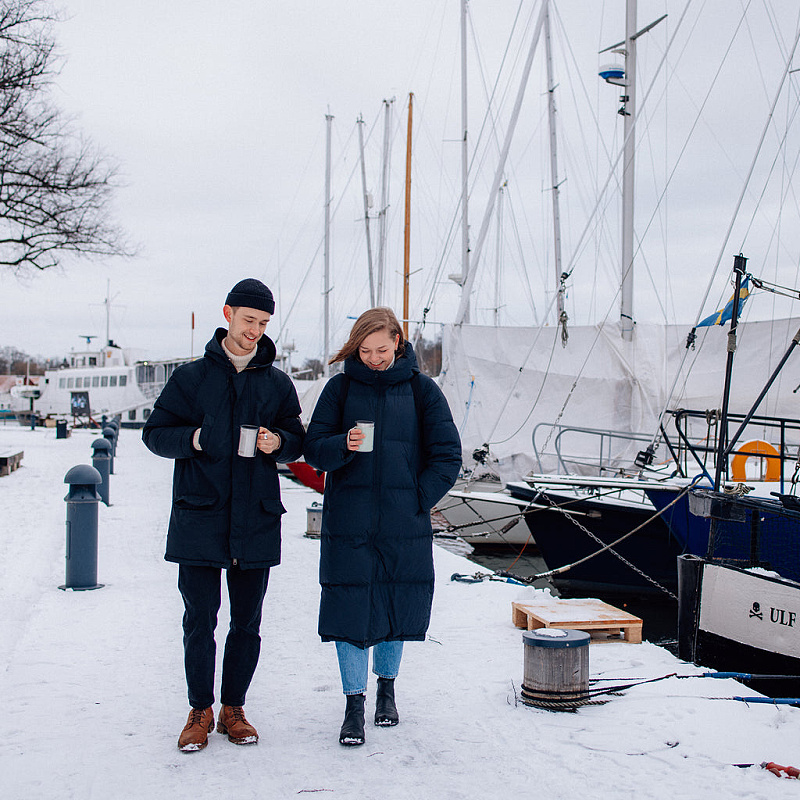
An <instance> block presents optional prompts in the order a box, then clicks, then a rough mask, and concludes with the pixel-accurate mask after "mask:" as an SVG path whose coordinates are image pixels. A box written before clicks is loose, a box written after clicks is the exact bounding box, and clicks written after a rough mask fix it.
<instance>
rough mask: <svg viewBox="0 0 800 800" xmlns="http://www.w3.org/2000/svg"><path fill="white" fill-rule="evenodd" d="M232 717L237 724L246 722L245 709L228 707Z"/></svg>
mask: <svg viewBox="0 0 800 800" xmlns="http://www.w3.org/2000/svg"><path fill="white" fill-rule="evenodd" d="M228 708H229V709H230V712H231V715H232V716H233V718H234V719H235V720H236V721H237V722H246V721H247V720H246V719H245V718H244V709H243V708H242V707H241V706H228Z"/></svg>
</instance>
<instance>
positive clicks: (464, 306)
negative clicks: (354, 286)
mask: <svg viewBox="0 0 800 800" xmlns="http://www.w3.org/2000/svg"><path fill="white" fill-rule="evenodd" d="M547 2H548V0H544V2H543V3H542V9H541V11H540V12H539V18H538V19H537V21H536V26H535V28H534V30H533V37H532V39H531V46H530V49H529V50H528V57H527V60H526V61H525V66H524V67H523V70H522V78H521V80H520V85H519V89H518V90H517V98H516V100H515V102H514V108H513V110H512V112H511V119H510V120H509V123H508V128H507V130H506V138H505V141H504V142H503V149H502V150H501V151H500V160H499V162H498V164H497V169H496V170H495V173H494V180H493V181H492V187H491V189H490V190H489V202H488V204H487V206H486V210H485V212H484V215H483V220H482V221H481V227H480V231H479V232H478V239H477V241H476V242H475V251H474V253H473V257H472V263H471V264H470V265H469V273H468V274H467V276H466V278H465V280H464V285H463V287H462V289H461V301H460V303H459V306H458V311H457V312H456V325H461V324H462V323H464V322H468V321H469V301H470V294H472V287H473V286H474V285H475V273H476V270H477V267H478V263H479V262H480V257H481V251H482V250H483V243H484V241H485V239H486V234H487V232H488V230H489V223H490V221H491V218H492V214H493V212H494V204H495V200H496V198H497V194H498V189H499V188H500V184H501V183H502V182H503V172H504V171H505V166H506V160H507V159H508V152H509V150H510V148H511V141H512V139H513V138H514V131H515V130H516V127H517V121H518V120H519V112H520V109H521V107H522V101H523V99H524V97H525V89H526V87H527V84H528V78H529V77H530V74H531V67H532V66H533V57H534V55H535V53H536V47H537V45H538V43H539V36H540V35H541V32H542V26H543V23H544V14H545V11H546V8H547Z"/></svg>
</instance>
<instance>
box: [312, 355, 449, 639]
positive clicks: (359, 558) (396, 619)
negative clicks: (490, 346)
mask: <svg viewBox="0 0 800 800" xmlns="http://www.w3.org/2000/svg"><path fill="white" fill-rule="evenodd" d="M418 373H419V368H418V367H417V360H416V357H415V355H414V351H413V349H412V347H411V345H410V344H409V343H408V342H406V343H405V353H404V355H402V356H400V357H398V358H397V359H396V361H395V363H394V365H393V366H392V367H390V368H389V369H388V370H384V371H375V370H371V369H370V368H369V367H367V366H366V365H365V364H363V363H362V362H361V361H360V360H358V359H357V358H356V357H351V358H349V359H347V360H346V361H345V364H344V375H341V374H339V375H334V376H333V377H332V378H331V379H330V381H328V383H327V384H326V386H325V388H324V389H323V391H322V394H321V395H320V398H319V400H318V402H317V406H316V408H315V409H314V414H313V416H312V418H311V423H310V424H309V426H308V433H307V434H306V443H305V448H304V455H305V459H306V461H307V462H308V463H309V464H311V465H312V466H313V467H316V468H317V469H322V470H325V472H326V477H325V499H324V503H323V509H322V540H321V556H320V575H319V579H320V584H321V585H322V597H321V601H320V612H319V634H320V636H321V637H322V640H323V641H331V640H333V641H344V642H349V643H350V644H354V645H356V646H358V647H370V646H372V645H374V644H378V643H379V642H384V641H391V640H405V641H413V640H423V639H424V638H425V633H426V631H427V629H428V623H429V622H430V614H431V603H432V601H433V577H434V576H433V534H432V531H431V520H430V509H431V508H432V507H433V506H434V504H435V503H436V502H437V501H438V500H439V499H440V498H441V497H443V496H444V495H445V494H446V492H447V490H448V489H450V488H451V487H452V485H453V483H454V482H455V480H456V477H457V476H458V472H459V469H460V467H461V443H460V441H459V437H458V431H457V430H456V427H455V425H454V424H453V418H452V415H451V413H450V408H449V406H448V405H447V400H445V397H444V395H443V394H442V392H441V390H440V389H439V387H438V386H437V385H436V384H435V383H434V382H433V381H432V380H431V379H430V378H428V377H427V376H425V375H421V374H420V375H418V377H417V378H415V380H416V381H418V384H417V386H418V397H419V401H418V402H415V398H414V391H413V389H412V385H411V379H412V376H414V375H415V374H418ZM345 376H347V377H346V378H345ZM343 395H346V396H344V397H343ZM343 401H344V402H343ZM359 419H365V420H373V421H374V422H375V440H374V449H373V451H372V452H371V453H360V452H351V451H348V450H347V445H346V437H347V432H348V431H349V430H350V429H351V428H353V427H354V426H355V423H356V420H359Z"/></svg>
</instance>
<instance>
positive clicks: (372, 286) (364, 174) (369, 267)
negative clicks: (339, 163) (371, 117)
mask: <svg viewBox="0 0 800 800" xmlns="http://www.w3.org/2000/svg"><path fill="white" fill-rule="evenodd" d="M358 149H359V151H360V153H361V191H362V194H363V195H364V226H365V228H366V233H367V271H368V273H369V304H370V306H375V276H374V275H373V272H372V241H371V239H370V235H369V208H370V206H371V205H372V197H371V196H370V194H369V192H368V191H367V166H366V164H365V163H364V118H363V117H362V116H361V115H360V114H359V115H358Z"/></svg>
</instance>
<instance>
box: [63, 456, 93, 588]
mask: <svg viewBox="0 0 800 800" xmlns="http://www.w3.org/2000/svg"><path fill="white" fill-rule="evenodd" d="M101 481H102V477H101V476H100V473H99V472H98V471H97V470H96V469H95V468H94V467H90V466H89V465H88V464H78V466H76V467H73V468H72V469H71V470H69V471H68V472H67V474H66V475H65V476H64V483H68V484H69V492H68V493H67V496H66V497H65V498H64V499H65V500H66V501H67V554H66V555H67V576H66V583H65V584H64V585H63V586H59V587H58V588H59V589H74V590H75V591H85V590H87V589H99V588H101V587H102V585H103V584H102V583H98V582H97V503H98V497H97V492H96V491H95V487H96V486H97V485H98V484H99V483H100V482H101Z"/></svg>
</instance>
